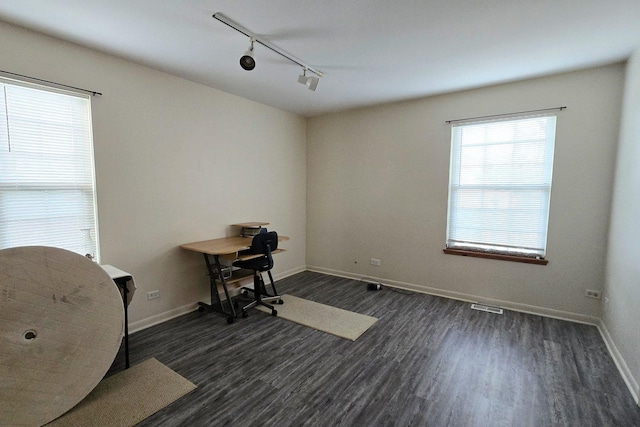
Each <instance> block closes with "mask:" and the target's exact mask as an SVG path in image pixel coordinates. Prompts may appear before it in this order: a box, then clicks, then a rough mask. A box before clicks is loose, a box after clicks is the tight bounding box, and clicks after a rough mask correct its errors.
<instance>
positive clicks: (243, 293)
mask: <svg viewBox="0 0 640 427" xmlns="http://www.w3.org/2000/svg"><path fill="white" fill-rule="evenodd" d="M240 294H241V295H242V296H243V297H246V296H247V295H249V291H242V292H240Z"/></svg>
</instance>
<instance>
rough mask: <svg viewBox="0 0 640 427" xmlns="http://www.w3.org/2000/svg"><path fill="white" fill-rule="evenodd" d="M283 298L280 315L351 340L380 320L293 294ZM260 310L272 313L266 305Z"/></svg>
mask: <svg viewBox="0 0 640 427" xmlns="http://www.w3.org/2000/svg"><path fill="white" fill-rule="evenodd" d="M282 300H283V301H284V304H283V305H278V304H276V305H275V308H276V310H277V311H278V317H281V318H283V319H287V320H290V321H292V322H296V323H299V324H301V325H304V326H308V327H310V328H313V329H317V330H319V331H322V332H327V333H329V334H333V335H336V336H339V337H341V338H346V339H348V340H351V341H355V340H357V339H358V337H359V336H360V335H362V334H363V333H364V332H365V331H366V330H367V329H369V327H370V326H371V325H373V324H374V323H376V321H377V320H378V319H377V318H375V317H371V316H365V315H364V314H359V313H354V312H353V311H348V310H343V309H341V308H337V307H332V306H330V305H325V304H320V303H317V302H313V301H309V300H306V299H303V298H298V297H294V296H293V295H286V294H285V295H282ZM258 310H261V311H264V312H265V313H271V310H269V309H268V308H266V307H258Z"/></svg>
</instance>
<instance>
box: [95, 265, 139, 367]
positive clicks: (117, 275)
mask: <svg viewBox="0 0 640 427" xmlns="http://www.w3.org/2000/svg"><path fill="white" fill-rule="evenodd" d="M100 267H102V269H103V270H104V271H106V272H107V274H108V275H109V277H111V280H113V281H114V282H115V284H116V285H118V287H119V288H120V289H121V291H122V304H123V305H124V357H125V369H129V304H130V303H131V299H132V298H133V294H134V293H135V292H136V284H135V282H134V281H133V276H132V275H131V274H129V273H127V272H126V271H122V270H120V269H117V268H115V267H114V266H112V265H109V264H105V265H101V266H100Z"/></svg>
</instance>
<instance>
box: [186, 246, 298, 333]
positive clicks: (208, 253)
mask: <svg viewBox="0 0 640 427" xmlns="http://www.w3.org/2000/svg"><path fill="white" fill-rule="evenodd" d="M252 240H253V238H251V237H241V236H234V237H223V238H221V239H213V240H203V241H201V242H193V243H187V244H184V245H180V247H181V248H182V249H186V250H189V251H193V252H199V253H201V254H202V255H203V256H204V261H205V264H206V266H207V271H208V273H209V287H210V291H211V304H207V303H204V302H199V303H198V305H199V308H198V310H200V311H202V310H204V309H205V308H208V309H210V310H212V311H216V312H218V313H221V314H224V315H225V316H226V318H227V323H233V320H234V319H235V318H236V310H235V307H234V306H233V303H232V302H231V297H230V296H229V289H228V288H227V285H229V284H233V283H239V282H240V281H242V280H244V279H246V278H248V277H252V276H253V271H251V270H235V271H234V272H233V274H232V276H231V277H230V278H225V277H224V275H223V272H222V264H221V262H220V259H221V258H222V259H224V260H227V261H230V262H233V261H234V260H236V259H249V258H255V257H257V256H260V255H247V254H242V252H243V251H246V250H247V249H249V247H251V241H252ZM285 240H289V238H288V237H286V236H278V241H285ZM279 252H284V249H276V250H274V251H272V253H273V254H276V253H279ZM211 257H213V262H212V260H211ZM216 279H217V280H218V282H219V283H220V288H221V289H220V290H221V291H222V292H224V295H225V297H226V300H227V304H228V306H229V309H228V310H225V308H224V304H223V302H222V300H221V298H220V294H219V292H218V285H217V284H216ZM214 301H215V303H214Z"/></svg>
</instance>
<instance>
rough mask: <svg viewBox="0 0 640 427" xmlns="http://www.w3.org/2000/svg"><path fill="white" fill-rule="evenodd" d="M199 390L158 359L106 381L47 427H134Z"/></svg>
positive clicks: (133, 367)
mask: <svg viewBox="0 0 640 427" xmlns="http://www.w3.org/2000/svg"><path fill="white" fill-rule="evenodd" d="M195 388H196V386H195V385H194V384H193V383H192V382H191V381H188V380H186V379H185V378H183V377H181V376H180V375H178V374H177V373H175V372H174V371H172V370H171V369H169V368H168V367H166V366H165V365H163V364H162V363H160V362H158V361H157V360H156V359H148V360H145V361H144V362H142V363H140V364H138V365H135V366H132V367H131V368H129V369H127V370H124V371H122V372H119V373H117V374H115V375H112V376H110V377H107V378H105V379H104V380H102V381H100V383H99V384H98V385H97V386H96V388H94V389H93V391H92V392H91V393H89V395H88V396H87V397H85V398H84V400H82V401H81V402H80V403H78V405H76V406H75V407H74V408H72V409H71V410H70V411H69V412H67V413H66V414H64V415H63V416H61V417H60V418H58V419H56V420H53V421H52V422H50V423H49V424H47V425H46V426H47V427H52V426H55V427H61V426H64V427H75V426H78V427H86V426H91V427H99V426H105V427H120V426H122V427H132V426H135V425H136V424H137V423H139V422H140V421H142V420H144V419H145V418H147V417H148V416H150V415H153V414H154V413H156V412H158V411H159V410H160V409H162V408H164V407H165V406H168V405H169V404H171V403H172V402H174V401H176V400H177V399H178V398H180V397H182V396H184V395H185V394H187V393H189V392H190V391H192V390H194V389H195Z"/></svg>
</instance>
